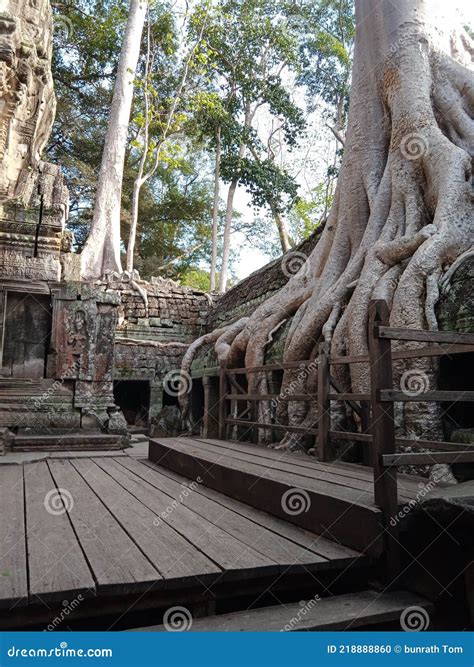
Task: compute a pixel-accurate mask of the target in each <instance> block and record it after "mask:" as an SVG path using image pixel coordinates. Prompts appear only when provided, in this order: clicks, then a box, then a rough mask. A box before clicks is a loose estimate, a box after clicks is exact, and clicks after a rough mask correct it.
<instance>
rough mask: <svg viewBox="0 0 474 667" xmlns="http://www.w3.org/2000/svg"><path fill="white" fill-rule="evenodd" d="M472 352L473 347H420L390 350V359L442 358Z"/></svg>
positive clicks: (451, 345) (449, 345)
mask: <svg viewBox="0 0 474 667" xmlns="http://www.w3.org/2000/svg"><path fill="white" fill-rule="evenodd" d="M467 352H474V345H453V344H449V343H448V344H447V345H443V344H440V345H436V346H433V347H420V348H418V349H414V350H392V359H394V360H395V359H419V358H421V357H444V356H450V355H455V354H466V353H467Z"/></svg>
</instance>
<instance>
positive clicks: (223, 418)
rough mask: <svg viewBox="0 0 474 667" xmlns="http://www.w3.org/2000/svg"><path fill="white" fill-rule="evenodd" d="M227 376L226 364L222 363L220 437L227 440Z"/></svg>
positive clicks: (220, 372)
mask: <svg viewBox="0 0 474 667" xmlns="http://www.w3.org/2000/svg"><path fill="white" fill-rule="evenodd" d="M226 394H227V376H226V368H225V365H224V364H222V365H221V367H220V370H219V438H221V440H225V438H226V435H227V424H226V420H227V401H226Z"/></svg>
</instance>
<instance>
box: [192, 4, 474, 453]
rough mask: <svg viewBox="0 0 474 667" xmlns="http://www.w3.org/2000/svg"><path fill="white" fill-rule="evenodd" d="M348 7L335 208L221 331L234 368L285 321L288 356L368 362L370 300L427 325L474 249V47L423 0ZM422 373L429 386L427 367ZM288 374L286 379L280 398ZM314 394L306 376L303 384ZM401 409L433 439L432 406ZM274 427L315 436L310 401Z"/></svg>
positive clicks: (360, 387) (252, 386) (353, 383)
mask: <svg viewBox="0 0 474 667" xmlns="http://www.w3.org/2000/svg"><path fill="white" fill-rule="evenodd" d="M356 8H357V12H356V16H357V38H356V48H355V61H354V75H353V88H352V95H351V108H350V114H349V128H348V132H347V140H346V147H345V155H344V161H343V165H342V169H341V174H340V177H339V181H338V186H337V191H336V198H335V204H334V207H333V209H332V211H331V213H330V216H329V219H328V222H327V224H326V227H325V229H324V232H323V234H322V237H321V240H320V242H319V243H318V245H317V246H316V247H315V249H314V250H313V252H312V253H311V255H310V256H309V257H308V259H307V262H306V264H305V265H304V266H303V267H302V268H301V270H300V271H299V272H298V273H297V274H296V275H295V276H293V277H292V278H291V279H290V280H289V281H288V283H287V284H286V286H285V287H283V288H282V289H281V290H280V291H279V292H278V293H277V294H275V295H274V296H272V297H271V298H270V299H269V300H268V301H267V302H266V303H264V304H263V305H261V306H260V307H259V308H257V310H256V311H255V312H254V313H253V315H252V316H251V317H250V318H249V319H248V321H247V322H245V323H244V325H243V326H240V324H239V326H236V327H235V329H232V334H233V333H234V331H235V333H236V335H235V336H234V337H233V339H232V334H231V329H230V328H229V329H228V330H227V331H226V334H225V350H223V354H222V355H221V358H225V359H226V362H227V364H228V365H230V366H234V365H237V364H239V365H241V364H242V363H245V365H246V367H252V366H257V365H262V364H264V358H265V350H266V347H267V344H268V340H269V337H270V338H271V332H272V331H274V330H275V328H276V327H278V326H279V325H280V324H281V323H282V322H283V321H284V320H286V319H288V318H289V317H292V318H293V319H292V324H291V326H290V329H289V333H288V336H287V339H286V347H285V354H284V361H300V360H305V359H309V358H312V357H314V356H315V355H316V353H317V347H318V344H319V343H320V342H321V341H322V340H326V341H328V342H330V344H331V347H332V350H333V351H335V352H336V354H344V353H347V354H349V355H355V354H365V353H367V351H368V336H367V333H368V307H369V302H370V300H371V299H373V298H384V299H386V300H387V301H388V303H389V304H390V306H391V309H392V310H391V323H392V324H393V325H394V326H402V327H408V328H424V329H436V328H437V322H436V316H435V305H436V301H437V299H438V296H439V287H438V285H439V281H440V278H441V276H442V275H443V273H444V275H445V279H444V280H445V282H446V280H449V277H450V275H452V274H450V272H449V270H448V267H449V266H456V262H457V258H460V257H462V256H463V254H464V253H467V252H472V245H473V242H474V225H473V193H472V166H471V160H472V157H473V155H474V123H473V102H474V77H473V74H472V72H471V71H469V70H468V69H467V67H466V65H467V64H468V63H470V59H471V57H472V53H473V50H472V48H473V47H472V42H471V40H470V39H469V37H468V36H467V34H465V33H464V32H463V31H457V32H456V31H453V30H450V28H449V23H448V20H447V18H440V16H439V15H438V13H437V12H438V10H439V9H440V5H438V4H437V3H432V2H431V1H430V0H424V2H413V1H408V0H399V2H397V5H396V7H395V6H394V5H393V3H390V2H388V0H387V2H385V0H382V1H381V2H380V0H357V2H356ZM374 35H378V36H379V37H378V38H377V39H375V38H374ZM446 271H447V273H446ZM212 339H213V335H212V334H211V335H210V338H209V342H210V341H211V340H212ZM191 356H192V353H191ZM418 367H419V368H420V369H424V371H425V372H426V373H427V375H428V376H429V377H431V378H432V381H435V379H436V378H435V375H436V372H433V368H432V366H431V365H430V366H429V367H427V366H426V363H425V362H418ZM435 371H436V369H435ZM337 372H338V376H337V380H338V382H339V384H341V386H343V387H344V388H346V389H348V390H349V389H351V390H353V391H357V392H359V391H366V390H367V388H368V386H369V385H368V369H367V368H364V367H363V365H361V364H355V365H354V366H352V367H351V369H350V375H349V374H348V371H347V369H338V371H337ZM296 376H297V371H287V372H285V374H284V378H283V386H282V392H285V391H286V390H287V389H288V387H290V386H291V385H292V382H294V380H295V377H296ZM248 383H249V392H250V393H255V392H259V391H260V392H261V393H263V391H262V388H263V387H264V386H266V384H265V383H266V379H265V377H264V376H263V375H262V374H260V375H259V374H249V377H248ZM309 388H311V391H314V388H315V377H314V375H313V376H310V377H308V378H307V379H306V389H307V390H309ZM300 393H301V392H300ZM410 411H413V414H410ZM405 412H406V414H405V417H406V422H407V423H406V424H405V428H406V429H407V431H409V432H411V431H410V428H411V427H410V425H409V423H408V422H409V421H410V419H412V421H413V419H414V421H416V420H418V422H419V423H418V427H419V428H418V430H420V431H422V432H423V433H424V434H425V436H426V435H427V434H429V433H433V434H435V433H436V431H437V430H439V421H437V420H436V419H434V417H436V414H433V410H432V409H431V411H430V410H428V411H425V412H424V413H422V412H421V411H420V409H419V408H414V407H413V406H411V407H410V410H409V411H405ZM264 417H268V414H265V415H264ZM278 418H279V419H280V420H281V419H287V420H288V423H289V424H291V425H301V426H307V427H310V426H313V425H314V419H315V415H314V406H311V405H310V403H309V402H308V403H307V404H304V403H303V404H302V403H296V402H280V404H279V406H278ZM407 420H408V421H407ZM295 440H297V437H295V436H291V437H290V436H288V437H286V438H284V440H283V443H282V444H283V446H292V445H293V444H294V443H295Z"/></svg>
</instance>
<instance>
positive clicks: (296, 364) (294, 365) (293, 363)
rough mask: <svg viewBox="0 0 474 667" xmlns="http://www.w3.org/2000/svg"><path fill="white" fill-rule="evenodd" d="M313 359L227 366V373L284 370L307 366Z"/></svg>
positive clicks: (312, 362)
mask: <svg viewBox="0 0 474 667" xmlns="http://www.w3.org/2000/svg"><path fill="white" fill-rule="evenodd" d="M314 363H315V360H314V359H305V360H304V361H285V362H283V361H282V362H281V363H280V364H267V365H266V366H250V367H249V368H228V369H227V370H226V373H227V374H228V375H246V374H247V373H264V372H265V371H284V370H290V369H292V368H301V369H303V368H307V367H308V366H310V365H311V364H314Z"/></svg>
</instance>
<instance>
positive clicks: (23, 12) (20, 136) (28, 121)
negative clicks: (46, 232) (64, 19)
mask: <svg viewBox="0 0 474 667" xmlns="http://www.w3.org/2000/svg"><path fill="white" fill-rule="evenodd" d="M52 35H53V17H52V11H51V5H50V2H49V0H4V1H3V2H2V4H1V9H0V100H1V102H0V199H1V200H6V199H11V198H17V199H20V200H23V201H25V200H28V199H29V198H30V194H31V180H32V179H33V180H34V179H35V176H36V175H37V172H38V171H41V169H40V167H41V153H42V151H43V149H44V147H45V145H46V142H47V141H48V138H49V135H50V133H51V128H52V125H53V121H54V116H55V111H56V100H55V96H54V90H53V79H52V74H51V56H52ZM29 191H30V192H29ZM25 203H26V201H25Z"/></svg>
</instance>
